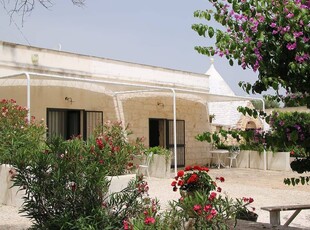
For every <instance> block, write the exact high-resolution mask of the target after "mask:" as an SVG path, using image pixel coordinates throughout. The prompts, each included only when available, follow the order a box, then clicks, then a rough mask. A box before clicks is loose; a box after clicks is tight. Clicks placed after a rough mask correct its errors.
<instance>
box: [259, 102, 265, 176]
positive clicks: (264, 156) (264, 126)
mask: <svg viewBox="0 0 310 230" xmlns="http://www.w3.org/2000/svg"><path fill="white" fill-rule="evenodd" d="M259 100H260V101H261V102H262V104H263V112H264V113H265V112H266V111H265V101H264V99H262V98H259ZM263 131H264V133H265V119H263ZM264 136H265V134H264ZM264 138H265V137H264ZM264 170H265V171H266V170H267V152H266V143H265V144H264Z"/></svg>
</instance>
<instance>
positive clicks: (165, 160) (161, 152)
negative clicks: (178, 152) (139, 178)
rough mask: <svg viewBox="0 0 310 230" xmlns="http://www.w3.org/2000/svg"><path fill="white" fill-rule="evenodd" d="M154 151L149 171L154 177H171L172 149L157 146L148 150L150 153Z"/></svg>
mask: <svg viewBox="0 0 310 230" xmlns="http://www.w3.org/2000/svg"><path fill="white" fill-rule="evenodd" d="M150 152H152V153H153V154H152V159H151V161H150V165H149V173H150V175H151V176H153V177H158V178H170V169H171V151H170V150H169V149H166V148H163V147H160V146H155V147H151V148H149V149H148V150H147V151H146V154H147V155H148V154H149V153H150Z"/></svg>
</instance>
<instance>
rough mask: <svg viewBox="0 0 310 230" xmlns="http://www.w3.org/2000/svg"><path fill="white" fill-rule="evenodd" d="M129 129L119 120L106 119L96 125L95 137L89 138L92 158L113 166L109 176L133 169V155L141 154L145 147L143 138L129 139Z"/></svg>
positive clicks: (106, 165)
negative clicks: (101, 124)
mask: <svg viewBox="0 0 310 230" xmlns="http://www.w3.org/2000/svg"><path fill="white" fill-rule="evenodd" d="M130 134H131V131H129V130H128V128H127V127H125V128H124V127H123V125H122V123H121V122H111V121H108V122H106V123H104V125H103V126H102V127H98V129H97V130H96V132H95V135H94V136H95V138H93V139H92V140H90V143H91V147H90V148H91V149H90V150H91V152H92V154H93V156H94V160H96V161H99V162H100V164H101V165H103V166H105V167H107V168H113V170H111V171H110V176H116V175H123V174H125V173H127V172H130V171H132V170H134V167H135V166H134V164H133V157H134V156H135V155H142V154H144V153H145V151H146V148H145V146H144V145H143V142H142V141H143V139H142V138H137V139H136V140H135V141H130V140H129V138H128V137H129V135H130Z"/></svg>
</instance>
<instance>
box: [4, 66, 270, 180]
mask: <svg viewBox="0 0 310 230" xmlns="http://www.w3.org/2000/svg"><path fill="white" fill-rule="evenodd" d="M21 76H25V77H26V80H27V85H26V87H27V108H28V121H30V120H31V119H30V118H31V96H30V95H31V94H30V90H31V76H34V77H43V78H48V79H57V80H66V81H79V82H84V83H94V84H105V85H115V86H124V87H125V86H126V87H133V88H137V87H139V88H142V90H129V91H128V90H127V91H117V92H114V91H112V92H113V94H114V96H117V95H119V94H129V93H143V92H151V91H168V92H169V91H171V93H172V101H173V139H174V140H173V142H174V143H173V145H174V171H175V175H176V174H177V140H176V136H177V135H176V92H180V93H190V94H195V95H199V96H206V102H208V101H209V102H210V100H211V99H212V98H213V100H214V101H213V102H223V101H248V100H260V101H262V103H263V111H265V103H264V100H263V99H261V98H252V97H241V96H226V95H218V94H210V93H208V92H204V91H200V90H189V89H181V88H175V87H165V86H154V85H147V84H134V83H127V82H117V81H109V80H99V79H92V78H91V77H92V76H83V78H82V77H81V76H80V77H68V76H61V75H53V74H42V73H32V72H20V73H17V74H12V75H7V76H0V79H7V78H15V77H21ZM208 99H209V100H208ZM211 101H212V100H211ZM266 159H267V157H266V152H265V151H264V163H265V164H264V169H265V170H266V169H267V166H266V165H267V164H266V161H267V160H266Z"/></svg>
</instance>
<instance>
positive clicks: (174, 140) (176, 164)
mask: <svg viewBox="0 0 310 230" xmlns="http://www.w3.org/2000/svg"><path fill="white" fill-rule="evenodd" d="M171 91H172V93H173V142H174V173H175V175H177V174H178V172H177V167H178V162H177V119H176V117H177V115H176V114H177V110H176V96H175V90H174V89H173V88H171Z"/></svg>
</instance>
